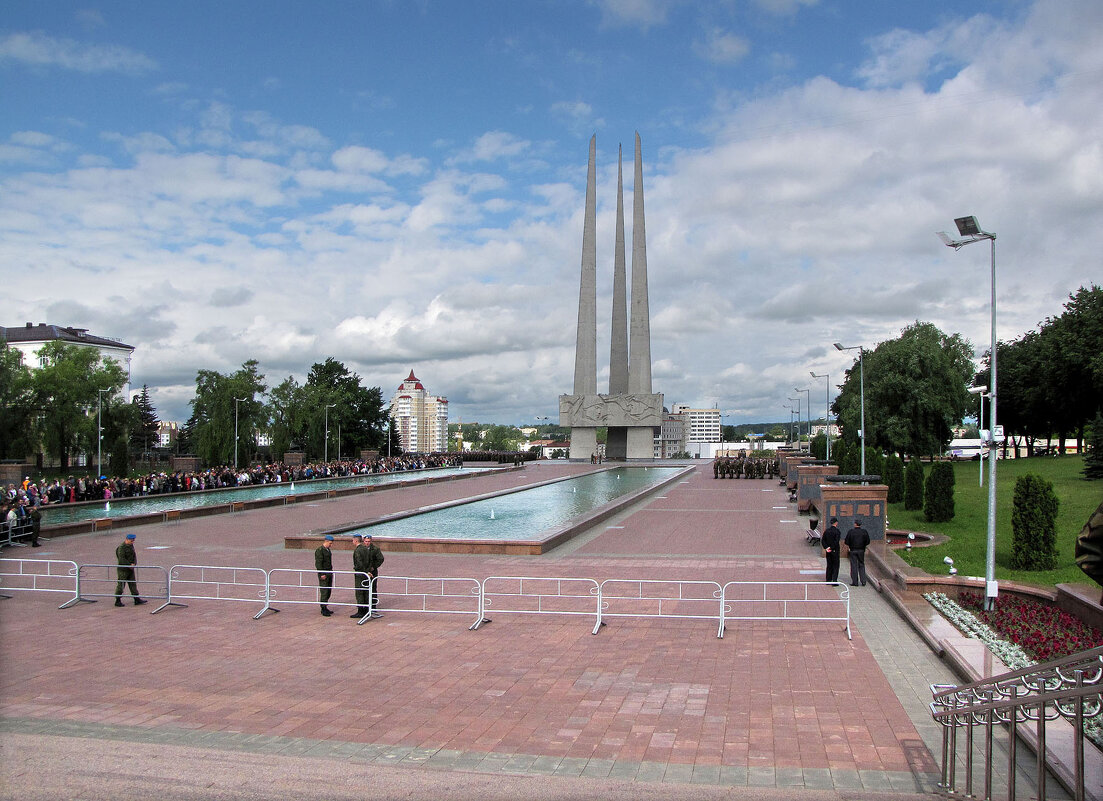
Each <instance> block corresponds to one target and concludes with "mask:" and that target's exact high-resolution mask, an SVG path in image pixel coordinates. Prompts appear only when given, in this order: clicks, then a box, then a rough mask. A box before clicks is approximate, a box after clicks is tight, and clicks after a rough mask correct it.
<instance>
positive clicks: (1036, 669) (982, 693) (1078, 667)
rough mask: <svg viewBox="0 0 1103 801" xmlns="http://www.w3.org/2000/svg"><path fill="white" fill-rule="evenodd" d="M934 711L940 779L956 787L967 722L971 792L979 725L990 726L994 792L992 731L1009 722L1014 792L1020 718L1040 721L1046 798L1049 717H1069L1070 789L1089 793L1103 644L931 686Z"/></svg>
mask: <svg viewBox="0 0 1103 801" xmlns="http://www.w3.org/2000/svg"><path fill="white" fill-rule="evenodd" d="M931 695H932V699H933V700H932V701H931V705H930V706H931V715H932V717H933V718H934V719H935V720H936V721H937V722H938V723H939V724H940V725H941V726H942V778H941V781H940V783H939V786H940V787H941V788H942V789H943V790H945V791H946V792H948V793H956V792H957V782H956V771H955V767H956V753H957V734H958V730H959V729H961V728H962V727H965V734H966V753H965V793H966V795H968V796H972V794H973V730H974V729H975V728H976V727H980V726H983V727H984V733H985V749H984V765H983V766H982V769H983V772H984V795H983V796H982V797H983V798H985V799H990V798H991V797H992V775H993V771H994V770H996V768H994V766H993V764H992V735H993V729H994V727H995V726H996V724H1003V723H1006V724H1007V726H1008V766H1007V783H1008V795H1007V797H1008V798H1009V799H1014V798H1015V770H1016V761H1017V754H1016V739H1017V736H1018V731H1017V729H1018V725H1019V724H1020V723H1029V722H1033V723H1035V726H1036V736H1037V747H1036V749H1035V750H1036V752H1037V780H1038V788H1037V791H1038V794H1037V798H1038V801H1045V798H1046V775H1045V774H1046V770H1047V768H1048V767H1050V766H1049V765H1048V757H1047V752H1046V723H1047V722H1051V721H1056V720H1059V719H1064V720H1067V721H1069V722H1070V723H1071V724H1072V728H1073V751H1074V753H1073V760H1072V762H1073V775H1072V777H1071V787H1070V788H1069V789H1070V791H1071V792H1072V793H1073V796H1074V797H1075V798H1076V801H1084V798H1085V769H1084V726H1083V724H1084V719H1085V718H1089V717H1093V716H1095V715H1099V714H1100V713H1101V712H1103V646H1101V647H1098V648H1092V649H1091V650H1088V651H1082V652H1080V653H1077V654H1072V655H1070V656H1066V657H1063V658H1061V659H1055V660H1053V661H1051V662H1046V663H1044V664H1039V665H1032V666H1030V667H1026V668H1021V669H1019V670H1013V671H1010V672H1008V673H1003V674H1000V675H999V676H993V677H990V678H987V679H982V680H980V681H975V682H970V683H969V684H961V685H948V684H932V685H931Z"/></svg>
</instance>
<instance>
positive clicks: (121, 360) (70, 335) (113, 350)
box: [0, 323, 134, 398]
mask: <svg viewBox="0 0 1103 801" xmlns="http://www.w3.org/2000/svg"><path fill="white" fill-rule="evenodd" d="M0 336H3V338H4V339H5V340H7V343H8V345H10V346H11V347H12V348H13V349H14V350H17V351H19V352H20V353H22V354H23V364H25V365H27V366H28V367H30V368H31V369H32V370H34V369H38V368H39V367H42V366H43V365H42V360H41V359H40V358H39V356H38V351H40V350H42V346H43V345H45V344H46V343H47V342H64V343H65V344H67V345H78V346H80V347H82V348H95V349H96V350H97V351H99V354H100V357H101V358H105V359H112V360H114V361H115V362H116V363H117V364H118V365H119V366H120V367H122V368H123V369H124V370H126V393H125V395H124V397H126V398H129V397H130V358H131V356H132V355H133V354H134V346H133V345H127V344H126V343H125V342H121V341H119V340H117V339H110V338H109V337H101V336H96V335H95V334H90V333H88V329H87V328H69V327H67V326H64V325H49V324H47V323H38V325H34V324H33V323H25V324H24V325H22V326H13V327H10V328H7V327H0ZM121 394H122V393H120V395H121Z"/></svg>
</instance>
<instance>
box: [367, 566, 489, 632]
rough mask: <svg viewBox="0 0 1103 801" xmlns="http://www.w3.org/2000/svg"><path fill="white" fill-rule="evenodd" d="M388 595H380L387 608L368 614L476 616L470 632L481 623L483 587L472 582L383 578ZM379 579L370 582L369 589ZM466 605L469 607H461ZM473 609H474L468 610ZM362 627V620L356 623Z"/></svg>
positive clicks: (407, 577) (378, 608)
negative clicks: (380, 612) (404, 613)
mask: <svg viewBox="0 0 1103 801" xmlns="http://www.w3.org/2000/svg"><path fill="white" fill-rule="evenodd" d="M381 578H382V579H384V580H385V583H386V586H387V593H386V595H384V594H383V593H379V597H380V599H381V600H382V599H384V598H385V599H386V604H383V603H380V605H379V606H378V607H375V606H374V605H373V606H372V607H371V611H373V612H375V611H383V612H429V613H434V614H445V615H475V622H474V623H473V624H472V628H474V627H476V626H477V625H478V624H479V623H481V622H482V604H481V598H482V586H481V585H480V584H479V580H478V579H473V578H432V577H421V576H382V577H381ZM379 580H380V579H379V578H376V579H372V585H371V586H372V587H373V588H374V585H375V583H376V582H378V581H379ZM460 601H466V602H469V603H460ZM472 606H474V608H473V609H472V608H470V607H472ZM359 622H360V623H363V622H364V621H363V620H360V621H359Z"/></svg>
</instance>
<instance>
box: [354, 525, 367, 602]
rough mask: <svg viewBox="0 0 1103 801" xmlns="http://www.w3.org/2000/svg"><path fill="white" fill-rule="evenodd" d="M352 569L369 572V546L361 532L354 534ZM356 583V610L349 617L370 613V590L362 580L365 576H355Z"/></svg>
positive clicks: (358, 571)
mask: <svg viewBox="0 0 1103 801" xmlns="http://www.w3.org/2000/svg"><path fill="white" fill-rule="evenodd" d="M352 546H353V547H352V569H353V570H355V571H356V572H357V573H367V572H368V547H367V546H366V545H364V538H363V537H362V536H360V535H359V534H353V535H352ZM353 581H354V582H355V584H356V611H355V612H353V613H352V614H351V615H349V617H364V616H365V615H367V614H368V590H367V589H365V588H364V587H363V586H362V584H361V582H363V581H366V579H365V578H364V577H363V576H353Z"/></svg>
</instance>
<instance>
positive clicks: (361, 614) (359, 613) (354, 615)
mask: <svg viewBox="0 0 1103 801" xmlns="http://www.w3.org/2000/svg"><path fill="white" fill-rule="evenodd" d="M363 616H364V613H363V612H353V613H352V614H351V615H349V617H363Z"/></svg>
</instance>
